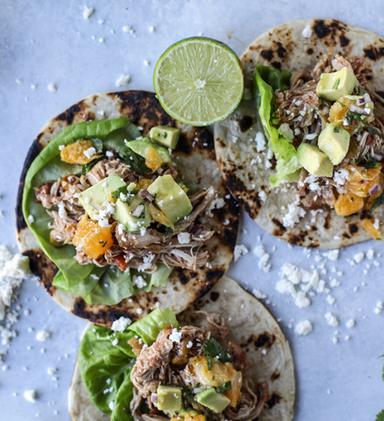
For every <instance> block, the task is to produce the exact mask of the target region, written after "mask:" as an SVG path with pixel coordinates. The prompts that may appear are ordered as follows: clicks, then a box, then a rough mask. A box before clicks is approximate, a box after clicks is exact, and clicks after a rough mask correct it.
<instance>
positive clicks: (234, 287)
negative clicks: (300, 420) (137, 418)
mask: <svg viewBox="0 0 384 421" xmlns="http://www.w3.org/2000/svg"><path fill="white" fill-rule="evenodd" d="M194 310H202V311H204V312H207V313H219V314H221V315H223V316H224V318H225V321H226V325H227V326H228V327H229V329H230V335H231V338H232V339H233V340H234V342H236V343H238V344H240V345H241V348H242V349H243V350H244V351H245V352H246V354H247V360H248V362H249V368H248V371H247V374H248V378H249V379H251V380H253V381H256V382H258V383H259V382H260V383H262V382H265V383H266V384H267V385H268V393H269V399H268V401H267V403H266V405H265V407H264V410H263V412H262V414H261V416H260V417H259V418H258V420H260V421H276V420H279V421H289V420H292V419H293V415H294V406H295V374H294V363H293V357H292V354H291V351H290V347H289V343H288V341H287V339H286V338H285V336H284V334H283V332H282V331H281V329H280V327H279V325H278V323H277V322H276V320H275V319H274V318H273V316H272V315H271V314H270V313H269V311H268V310H267V309H266V308H265V307H264V306H263V304H261V303H260V302H259V301H258V300H257V299H255V297H253V296H252V295H251V294H249V293H248V292H246V291H245V290H244V289H242V288H241V287H240V286H239V285H238V284H237V283H236V282H235V281H233V280H231V279H230V278H228V277H223V278H222V279H221V280H220V282H219V283H218V284H217V285H215V286H214V287H213V288H212V290H211V291H210V293H208V294H207V295H206V296H205V297H203V298H202V299H201V300H200V301H199V302H198V303H197V305H196V306H195V307H194V308H192V309H191V310H187V311H185V312H184V313H182V314H181V315H180V317H179V319H180V321H181V322H185V323H189V324H192V325H196V326H198V323H199V321H198V320H197V319H196V314H195V313H194ZM68 408H69V412H70V415H71V419H72V420H73V421H91V420H92V421H102V420H108V419H109V417H108V416H106V415H105V414H103V413H102V412H101V411H99V410H98V409H97V408H96V407H95V406H94V404H93V403H92V402H91V400H90V398H89V397H88V393H87V390H86V388H85V386H84V384H83V382H82V380H81V377H80V372H79V369H78V366H77V365H76V368H75V371H74V374H73V379H72V384H71V387H70V389H69V393H68Z"/></svg>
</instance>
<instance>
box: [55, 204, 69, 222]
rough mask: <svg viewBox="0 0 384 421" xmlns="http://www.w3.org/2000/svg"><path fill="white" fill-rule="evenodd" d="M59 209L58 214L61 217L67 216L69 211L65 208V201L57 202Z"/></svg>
mask: <svg viewBox="0 0 384 421" xmlns="http://www.w3.org/2000/svg"><path fill="white" fill-rule="evenodd" d="M57 210H58V215H59V217H60V218H61V219H64V218H66V217H67V211H66V210H65V204H64V202H59V203H58V204H57Z"/></svg>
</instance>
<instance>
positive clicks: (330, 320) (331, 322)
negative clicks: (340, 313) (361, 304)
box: [324, 312, 339, 327]
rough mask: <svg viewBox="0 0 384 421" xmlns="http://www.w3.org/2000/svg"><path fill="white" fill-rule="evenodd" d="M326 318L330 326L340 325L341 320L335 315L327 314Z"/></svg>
mask: <svg viewBox="0 0 384 421" xmlns="http://www.w3.org/2000/svg"><path fill="white" fill-rule="evenodd" d="M324 317H325V320H326V322H327V323H328V325H329V326H332V327H336V326H338V325H339V320H338V319H337V317H336V316H335V315H334V314H333V313H330V312H327V313H325V314H324Z"/></svg>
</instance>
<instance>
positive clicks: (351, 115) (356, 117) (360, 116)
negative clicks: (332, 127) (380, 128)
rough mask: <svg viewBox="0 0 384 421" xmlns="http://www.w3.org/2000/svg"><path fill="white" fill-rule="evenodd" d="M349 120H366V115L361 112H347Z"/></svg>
mask: <svg viewBox="0 0 384 421" xmlns="http://www.w3.org/2000/svg"><path fill="white" fill-rule="evenodd" d="M346 117H347V120H349V121H359V122H364V115H363V114H359V113H354V112H353V111H348V112H347V116H346Z"/></svg>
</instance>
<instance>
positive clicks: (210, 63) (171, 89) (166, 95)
mask: <svg viewBox="0 0 384 421" xmlns="http://www.w3.org/2000/svg"><path fill="white" fill-rule="evenodd" d="M153 84H154V88H155V92H156V95H157V98H158V100H159V101H160V104H161V106H162V107H163V109H164V110H165V111H166V112H167V113H168V114H169V115H170V116H171V117H173V118H174V119H176V120H178V121H180V122H182V123H185V124H190V125H192V126H208V125H210V124H213V123H215V122H217V121H220V120H223V119H225V118H226V117H228V115H230V114H231V113H232V112H233V111H234V110H235V109H236V108H237V106H238V105H239V103H240V101H241V99H242V96H243V90H244V78H243V71H242V68H241V64H240V60H239V58H238V57H237V55H236V54H235V53H234V52H233V51H232V50H231V49H230V48H229V47H228V46H227V45H225V44H223V43H221V42H219V41H216V40H214V39H211V38H205V37H192V38H186V39H184V40H181V41H178V42H176V43H175V44H173V45H171V46H170V47H169V48H168V49H167V50H166V51H165V52H164V53H163V54H162V55H161V57H160V58H159V60H158V61H157V63H156V66H155V70H154V74H153Z"/></svg>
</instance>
